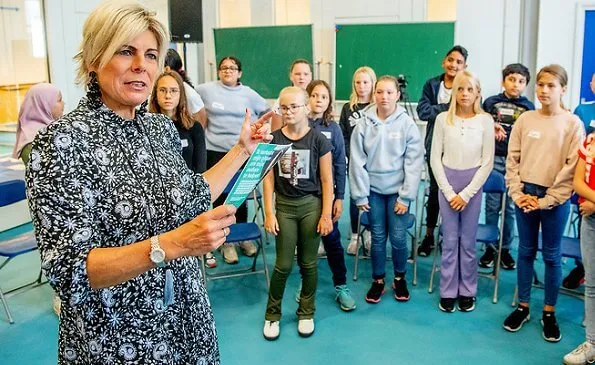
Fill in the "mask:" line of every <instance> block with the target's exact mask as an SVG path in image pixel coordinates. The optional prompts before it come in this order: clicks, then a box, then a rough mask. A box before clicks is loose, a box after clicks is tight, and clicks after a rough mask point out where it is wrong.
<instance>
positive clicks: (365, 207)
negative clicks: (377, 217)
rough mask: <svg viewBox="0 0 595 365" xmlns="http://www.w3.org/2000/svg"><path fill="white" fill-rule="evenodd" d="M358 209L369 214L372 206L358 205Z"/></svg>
mask: <svg viewBox="0 0 595 365" xmlns="http://www.w3.org/2000/svg"><path fill="white" fill-rule="evenodd" d="M357 209H359V210H361V211H363V212H369V211H370V204H368V203H366V204H362V205H358V206H357Z"/></svg>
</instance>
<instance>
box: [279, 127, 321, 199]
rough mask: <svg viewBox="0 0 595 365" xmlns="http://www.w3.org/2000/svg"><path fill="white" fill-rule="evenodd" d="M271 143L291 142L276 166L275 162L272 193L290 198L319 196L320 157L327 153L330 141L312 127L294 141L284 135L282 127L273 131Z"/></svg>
mask: <svg viewBox="0 0 595 365" xmlns="http://www.w3.org/2000/svg"><path fill="white" fill-rule="evenodd" d="M271 143H274V144H281V145H283V144H291V149H289V151H287V152H286V153H285V154H284V155H283V157H281V160H280V161H279V163H278V164H277V165H275V170H274V175H275V192H276V193H278V194H281V195H284V196H287V197H290V198H299V197H302V196H306V195H316V196H320V195H321V186H320V173H319V168H318V167H319V166H318V162H319V159H320V157H322V156H324V155H326V154H327V153H329V152H331V149H332V146H331V143H330V142H329V141H328V140H327V139H326V138H325V137H324V135H322V133H315V132H314V131H313V130H312V129H310V131H308V133H306V135H304V136H303V137H302V138H300V139H298V140H292V139H289V138H287V136H285V134H283V132H282V130H281V129H279V130H276V131H274V132H273V140H272V142H271Z"/></svg>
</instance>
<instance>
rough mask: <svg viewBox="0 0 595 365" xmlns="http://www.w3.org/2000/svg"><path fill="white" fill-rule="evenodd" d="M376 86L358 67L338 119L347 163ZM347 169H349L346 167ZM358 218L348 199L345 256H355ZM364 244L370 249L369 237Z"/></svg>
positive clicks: (366, 71) (370, 74) (371, 73)
mask: <svg viewBox="0 0 595 365" xmlns="http://www.w3.org/2000/svg"><path fill="white" fill-rule="evenodd" d="M375 85H376V73H375V72H374V70H373V69H372V68H370V67H368V66H362V67H359V68H358V69H357V70H355V72H354V73H353V81H352V83H351V95H350V96H349V102H348V103H345V104H344V105H343V109H341V116H340V118H339V126H340V127H341V131H342V132H343V138H344V139H345V156H347V159H348V161H349V158H350V150H349V146H350V142H351V134H352V133H353V129H354V128H355V124H356V123H357V121H358V120H359V119H361V118H362V115H363V114H362V113H361V110H362V109H364V108H365V107H367V106H368V105H370V103H372V102H373V101H374V100H373V98H374V87H375ZM347 169H349V167H347ZM358 217H359V210H358V209H357V205H355V202H354V201H353V199H349V219H350V222H351V239H350V241H349V245H348V246H347V254H349V255H355V250H356V248H357V239H358V232H357V219H358ZM364 237H365V240H364V244H365V247H366V248H367V249H369V248H370V244H371V240H370V236H369V235H368V236H364Z"/></svg>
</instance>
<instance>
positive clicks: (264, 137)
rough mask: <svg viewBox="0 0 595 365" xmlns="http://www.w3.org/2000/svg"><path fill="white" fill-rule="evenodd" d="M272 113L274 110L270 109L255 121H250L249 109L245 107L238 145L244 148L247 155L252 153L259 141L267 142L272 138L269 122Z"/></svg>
mask: <svg viewBox="0 0 595 365" xmlns="http://www.w3.org/2000/svg"><path fill="white" fill-rule="evenodd" d="M273 114H274V112H273V111H270V112H268V113H266V114H265V115H263V116H262V117H260V118H259V119H258V120H257V121H256V122H254V123H252V121H251V120H250V110H248V109H247V108H246V115H245V116H244V123H243V124H242V130H241V132H240V140H239V141H238V145H239V146H240V147H241V148H242V149H243V150H245V151H246V152H247V154H248V155H250V154H252V152H253V151H254V149H255V148H256V145H258V144H259V143H261V142H264V143H268V142H270V141H271V140H272V139H273V136H272V135H271V122H270V119H271V117H272V116H273Z"/></svg>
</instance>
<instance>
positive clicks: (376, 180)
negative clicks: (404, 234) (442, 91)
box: [349, 104, 424, 205]
mask: <svg viewBox="0 0 595 365" xmlns="http://www.w3.org/2000/svg"><path fill="white" fill-rule="evenodd" d="M361 114H362V118H361V119H360V120H358V122H357V125H356V126H355V129H354V130H353V134H352V135H351V146H350V149H351V159H350V161H349V182H350V185H349V186H350V188H351V197H352V198H353V200H354V201H355V204H357V205H363V204H367V203H368V196H369V195H370V190H371V191H373V192H375V193H378V194H386V195H389V194H398V195H399V196H398V198H397V200H398V201H399V202H400V203H402V204H405V205H409V203H411V202H412V201H414V200H415V198H416V197H417V188H418V185H419V180H420V177H421V170H422V165H423V163H424V160H423V153H424V146H423V143H422V140H421V135H420V133H419V129H418V127H417V125H416V124H415V122H414V121H413V119H411V117H409V115H407V112H406V111H405V109H404V108H403V107H401V106H397V109H396V110H395V112H394V113H393V114H392V115H390V116H389V117H388V118H387V119H386V120H385V121H381V120H380V119H379V118H378V115H377V114H376V105H375V104H372V105H370V106H368V107H367V108H366V109H364V110H362V112H361Z"/></svg>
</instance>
